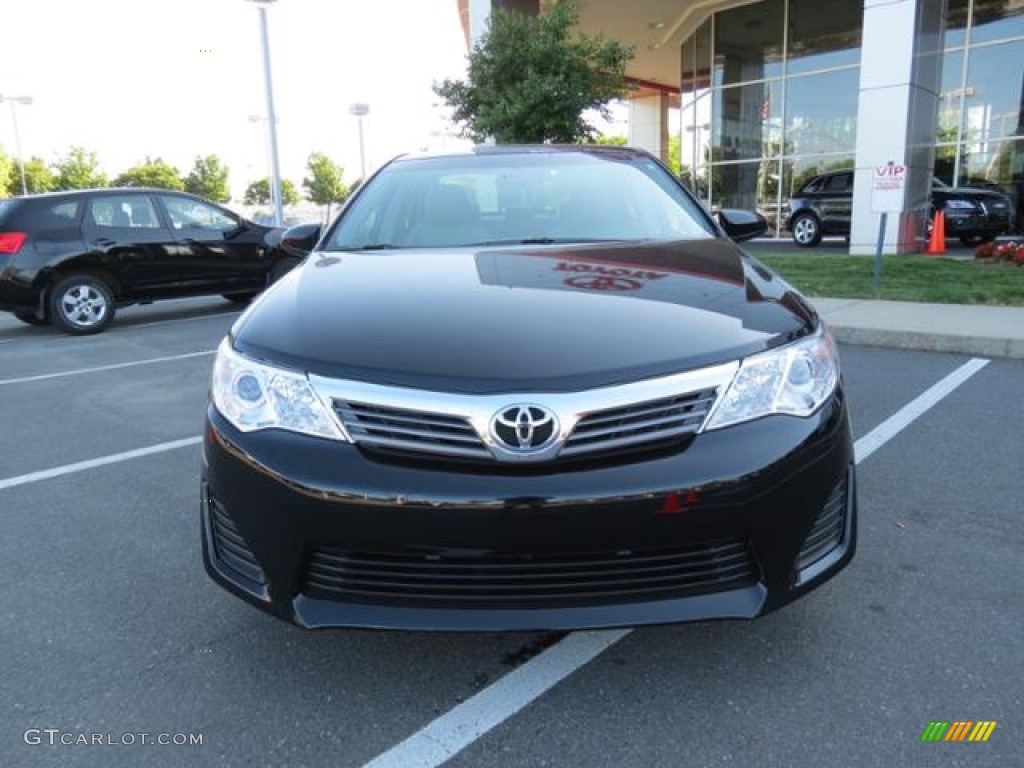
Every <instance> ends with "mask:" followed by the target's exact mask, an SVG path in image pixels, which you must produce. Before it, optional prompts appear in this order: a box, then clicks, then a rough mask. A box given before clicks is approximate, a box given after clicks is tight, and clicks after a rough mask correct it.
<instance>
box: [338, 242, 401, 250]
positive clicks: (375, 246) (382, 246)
mask: <svg viewBox="0 0 1024 768" xmlns="http://www.w3.org/2000/svg"><path fill="white" fill-rule="evenodd" d="M401 247H402V246H400V245H392V244H391V243H367V244H366V245H353V246H342V247H340V248H331V250H332V251H393V250H395V249H396V248H401Z"/></svg>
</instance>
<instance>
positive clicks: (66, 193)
mask: <svg viewBox="0 0 1024 768" xmlns="http://www.w3.org/2000/svg"><path fill="white" fill-rule="evenodd" d="M126 192H130V193H135V194H137V193H139V192H145V193H150V192H159V193H161V194H172V195H182V196H184V197H192V198H195V199H196V200H202V199H203V198H201V197H198V196H196V195H193V194H191V193H189V192H182V191H181V190H177V189H160V188H158V187H94V188H91V189H61V190H57V191H55V192H37V193H35V194H32V195H20V196H19V197H17V198H12V199H20V200H36V199H47V198H55V197H76V196H78V195H117V194H124V193H126Z"/></svg>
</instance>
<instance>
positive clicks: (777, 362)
mask: <svg viewBox="0 0 1024 768" xmlns="http://www.w3.org/2000/svg"><path fill="white" fill-rule="evenodd" d="M838 381H839V354H838V352H837V351H836V346H835V342H834V341H833V340H832V334H830V333H829V332H828V331H826V330H822V331H819V332H818V333H816V334H814V336H812V337H810V338H808V339H804V340H802V341H798V342H796V343H795V344H789V345H787V346H785V347H781V348H779V349H773V350H772V351H771V352H763V353H761V354H759V355H753V356H752V357H748V358H747V359H746V360H744V361H743V362H742V363H741V364H740V369H739V370H738V371H737V372H736V375H735V376H734V377H733V380H732V383H731V384H729V387H728V388H727V389H726V390H725V394H723V395H722V396H721V397H720V398H719V400H718V404H717V405H716V406H715V410H714V412H713V413H712V414H711V418H710V420H709V421H708V425H707V426H706V427H705V429H718V428H719V427H727V426H729V425H731V424H738V423H739V422H741V421H750V420H751V419H758V418H760V417H762V416H768V415H770V414H773V413H784V414H790V415H792V416H810V415H811V414H812V413H814V412H815V411H816V410H818V408H820V407H821V406H822V405H824V403H825V402H826V401H827V400H828V398H829V397H830V396H831V395H832V392H833V391H834V390H835V388H836V383H837V382H838Z"/></svg>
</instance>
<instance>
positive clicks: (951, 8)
mask: <svg viewBox="0 0 1024 768" xmlns="http://www.w3.org/2000/svg"><path fill="white" fill-rule="evenodd" d="M970 11H971V2H970V0H946V47H947V48H955V47H956V46H958V45H963V44H964V43H965V42H966V41H967V19H968V17H969V15H970Z"/></svg>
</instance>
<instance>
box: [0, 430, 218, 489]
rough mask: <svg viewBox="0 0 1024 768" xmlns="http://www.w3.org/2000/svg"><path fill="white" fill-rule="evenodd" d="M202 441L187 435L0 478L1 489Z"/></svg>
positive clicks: (200, 437)
mask: <svg viewBox="0 0 1024 768" xmlns="http://www.w3.org/2000/svg"><path fill="white" fill-rule="evenodd" d="M202 441H203V438H202V436H201V435H197V436H196V437H186V438H183V439H181V440H171V441H170V442H168V443H158V444H157V445H150V446H148V447H146V448H136V449H135V450H134V451H124V452H123V453H112V454H110V455H108V456H101V457H99V458H98V459H88V460H87V461H79V462H76V463H74V464H65V465H64V466H61V467H54V468H53V469H43V470H40V471H39V472H30V473H29V474H27V475H18V476H16V477H8V478H7V479H6V480H0V491H2V490H4V489H5V488H15V487H17V486H19V485H28V484H29V483H38V482H39V481H40V480H49V479H51V478H54V477H61V476H62V475H70V474H73V473H75V472H84V471H85V470H87V469H95V468H96V467H104V466H106V465H108V464H117V463H119V462H122V461H128V460H129V459H138V458H141V457H143V456H152V455H153V454H154V453H163V452H164V451H173V450H174V449H175V448H184V447H185V446H188V445H198V444H199V443H201V442H202Z"/></svg>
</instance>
